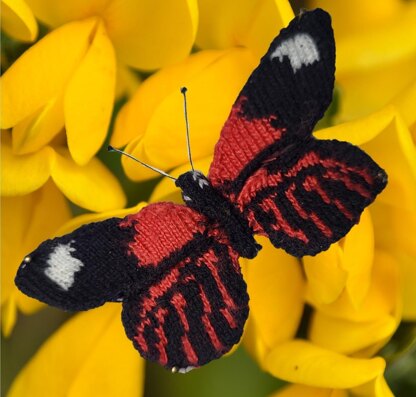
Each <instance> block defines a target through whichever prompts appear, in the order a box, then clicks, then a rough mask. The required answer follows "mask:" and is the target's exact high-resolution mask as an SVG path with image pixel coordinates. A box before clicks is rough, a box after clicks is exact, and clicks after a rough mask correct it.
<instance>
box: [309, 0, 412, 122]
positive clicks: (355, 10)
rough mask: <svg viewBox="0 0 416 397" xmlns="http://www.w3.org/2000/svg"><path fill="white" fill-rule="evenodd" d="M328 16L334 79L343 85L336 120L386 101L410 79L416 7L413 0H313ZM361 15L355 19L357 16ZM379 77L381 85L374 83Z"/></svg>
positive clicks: (366, 111) (365, 110)
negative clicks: (334, 52) (333, 45)
mask: <svg viewBox="0 0 416 397" xmlns="http://www.w3.org/2000/svg"><path fill="white" fill-rule="evenodd" d="M313 5H317V6H319V7H322V8H323V9H325V10H327V11H328V12H329V13H330V14H331V16H332V20H333V26H334V31H335V41H336V43H337V65H336V66H337V68H336V69H337V81H338V85H339V86H340V87H341V89H342V93H343V94H342V102H341V109H340V112H339V113H338V117H337V119H340V120H348V119H353V118H356V117H359V116H361V115H364V114H368V113H369V112H370V111H373V110H377V109H380V107H382V106H384V105H386V104H387V103H388V102H389V101H390V100H391V99H392V98H393V97H394V96H395V95H396V94H397V93H399V92H400V91H401V90H402V89H404V88H405V87H406V86H407V85H408V84H409V83H411V82H412V81H414V79H415V77H416V73H415V67H414V65H415V61H416V46H415V42H414V40H409V39H408V37H414V36H415V35H416V27H415V26H416V24H415V20H416V6H415V4H414V3H412V2H404V1H400V0H386V1H383V4H380V7H373V6H372V5H371V2H363V1H359V0H353V2H348V4H347V3H345V2H334V1H330V0H319V1H314V2H313ZM357 15H360V18H357ZM380 81H383V89H382V90H380V89H378V88H379V84H380Z"/></svg>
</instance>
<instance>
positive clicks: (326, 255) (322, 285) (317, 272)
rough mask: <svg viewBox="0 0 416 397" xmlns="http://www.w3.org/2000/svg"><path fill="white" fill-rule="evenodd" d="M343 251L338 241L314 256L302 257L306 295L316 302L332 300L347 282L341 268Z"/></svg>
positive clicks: (345, 273)
mask: <svg viewBox="0 0 416 397" xmlns="http://www.w3.org/2000/svg"><path fill="white" fill-rule="evenodd" d="M342 256H343V252H342V249H341V247H340V246H339V244H338V243H335V244H332V245H331V246H330V247H329V249H328V250H326V251H324V252H321V253H320V254H319V255H316V256H305V257H303V258H302V261H303V265H304V269H305V273H306V277H307V279H308V284H307V290H308V295H309V296H311V297H312V299H313V300H314V301H316V302H320V303H321V304H327V303H331V302H334V301H335V300H336V299H337V298H338V297H339V295H340V294H341V292H342V291H343V289H344V287H345V284H346V282H347V276H348V274H347V272H346V271H345V270H344V269H343V268H342Z"/></svg>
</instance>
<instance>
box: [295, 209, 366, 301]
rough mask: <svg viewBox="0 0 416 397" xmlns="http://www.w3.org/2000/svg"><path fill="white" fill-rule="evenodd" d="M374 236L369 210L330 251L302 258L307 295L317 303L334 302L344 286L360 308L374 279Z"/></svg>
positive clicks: (351, 299)
mask: <svg viewBox="0 0 416 397" xmlns="http://www.w3.org/2000/svg"><path fill="white" fill-rule="evenodd" d="M373 252H374V235H373V225H372V223H371V217H370V214H369V212H368V210H365V211H364V212H363V214H362V215H361V219H360V222H359V224H358V225H356V226H354V227H353V228H352V229H351V231H350V232H349V233H348V234H347V235H346V236H345V237H344V238H343V239H342V240H341V241H340V242H338V243H335V244H333V245H332V246H331V247H330V248H329V249H328V250H327V251H324V252H322V253H320V254H319V255H316V256H314V257H309V256H306V257H304V258H303V263H304V266H305V272H306V275H307V278H308V295H309V296H311V297H312V299H313V300H314V301H315V302H320V303H321V304H328V303H332V302H334V301H335V300H336V299H337V298H338V297H339V296H340V294H341V292H342V291H343V289H344V287H345V288H346V292H347V293H348V295H349V299H350V301H351V303H352V304H353V305H354V306H355V307H358V306H359V305H360V304H361V303H362V301H363V300H364V298H365V296H366V294H367V292H368V288H369V286H370V281H371V270H372V266H373Z"/></svg>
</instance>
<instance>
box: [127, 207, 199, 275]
mask: <svg viewBox="0 0 416 397" xmlns="http://www.w3.org/2000/svg"><path fill="white" fill-rule="evenodd" d="M205 224H206V219H205V217H204V216H203V215H202V214H200V213H198V212H196V211H194V210H192V209H191V208H188V207H186V206H184V205H178V204H173V203H155V204H149V205H148V206H147V207H145V208H143V209H142V210H141V211H140V212H138V213H137V214H133V215H129V216H127V217H126V218H124V219H123V220H122V221H121V222H120V226H121V227H134V229H135V231H136V232H137V233H136V234H135V236H134V239H133V241H131V242H130V243H129V245H128V246H129V251H130V253H131V254H133V255H135V256H136V257H137V259H138V266H139V267H141V266H157V264H158V263H159V262H161V261H162V260H163V259H165V258H167V257H169V255H170V254H172V252H174V251H176V250H179V249H180V248H182V247H183V246H184V245H185V244H187V243H189V242H190V241H192V239H193V238H194V236H195V234H196V233H202V232H203V231H204V230H205V226H204V225H205Z"/></svg>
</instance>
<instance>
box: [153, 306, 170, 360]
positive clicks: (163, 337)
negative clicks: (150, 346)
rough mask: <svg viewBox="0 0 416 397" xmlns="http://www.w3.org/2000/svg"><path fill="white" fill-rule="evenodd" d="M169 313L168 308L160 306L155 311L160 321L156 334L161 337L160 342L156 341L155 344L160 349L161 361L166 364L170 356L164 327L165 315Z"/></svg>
mask: <svg viewBox="0 0 416 397" xmlns="http://www.w3.org/2000/svg"><path fill="white" fill-rule="evenodd" d="M168 313H169V312H168V310H167V309H164V308H159V309H158V310H157V312H156V313H155V317H156V318H157V320H158V321H159V325H158V326H157V327H156V328H155V334H156V335H157V336H158V337H159V342H157V343H155V346H156V348H157V349H158V350H159V362H160V364H161V365H166V364H167V363H168V356H167V354H166V346H167V344H168V340H167V338H166V335H165V331H164V329H163V326H164V324H165V317H166V315H167V314H168Z"/></svg>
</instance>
